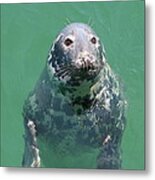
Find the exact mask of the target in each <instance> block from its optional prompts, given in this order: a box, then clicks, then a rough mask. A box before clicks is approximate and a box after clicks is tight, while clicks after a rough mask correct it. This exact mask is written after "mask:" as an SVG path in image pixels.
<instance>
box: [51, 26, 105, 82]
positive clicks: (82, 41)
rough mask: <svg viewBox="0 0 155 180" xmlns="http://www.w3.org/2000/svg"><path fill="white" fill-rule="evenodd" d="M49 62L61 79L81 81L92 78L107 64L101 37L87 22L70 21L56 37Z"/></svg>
mask: <svg viewBox="0 0 155 180" xmlns="http://www.w3.org/2000/svg"><path fill="white" fill-rule="evenodd" d="M48 63H49V65H50V68H51V69H52V71H54V75H55V76H56V77H58V79H59V80H60V81H64V82H82V81H83V80H89V79H93V78H95V77H96V76H97V74H99V72H100V70H101V69H102V67H103V65H104V55H103V51H102V47H101V43H100V41H99V38H98V37H97V35H96V34H95V32H94V31H93V30H92V29H91V28H90V27H89V26H88V25H86V24H82V23H73V24H70V25H68V26H67V27H65V28H64V29H63V30H62V31H61V32H60V34H59V35H58V37H57V39H56V40H55V42H54V44H53V46H52V49H51V52H50V55H49V58H48Z"/></svg>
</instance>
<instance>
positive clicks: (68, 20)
mask: <svg viewBox="0 0 155 180" xmlns="http://www.w3.org/2000/svg"><path fill="white" fill-rule="evenodd" d="M66 21H67V22H66V24H67V25H68V24H70V23H71V20H70V19H69V18H68V17H67V18H66Z"/></svg>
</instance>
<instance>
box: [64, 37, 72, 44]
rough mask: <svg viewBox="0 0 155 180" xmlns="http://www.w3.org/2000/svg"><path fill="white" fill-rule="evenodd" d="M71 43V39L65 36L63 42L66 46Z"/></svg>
mask: <svg viewBox="0 0 155 180" xmlns="http://www.w3.org/2000/svg"><path fill="white" fill-rule="evenodd" d="M72 43H73V41H72V40H71V39H70V38H67V39H66V40H65V42H64V44H65V45H66V46H70V45H71V44H72Z"/></svg>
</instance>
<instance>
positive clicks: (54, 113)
mask: <svg viewBox="0 0 155 180" xmlns="http://www.w3.org/2000/svg"><path fill="white" fill-rule="evenodd" d="M125 104H126V101H125V99H124V97H123V94H122V89H121V86H120V83H119V81H118V79H117V77H116V75H115V74H114V73H113V71H112V70H111V68H110V66H109V65H108V63H107V62H106V58H105V51H104V48H103V46H102V45H101V43H100V40H99V38H98V37H97V35H96V34H95V32H94V31H93V30H92V29H91V28H90V27H89V26H87V25H85V24H81V23H73V24H70V25H68V26H67V27H66V28H64V29H63V30H62V31H61V32H60V34H59V35H58V37H57V38H56V40H55V42H54V43H53V45H52V47H51V49H50V51H49V56H48V61H47V65H46V67H45V69H44V71H43V73H42V75H41V77H40V79H39V81H38V83H37V84H36V86H35V88H34V90H33V91H32V92H31V93H30V95H29V96H28V98H27V100H26V101H25V105H24V111H23V116H24V124H25V130H26V131H25V153H24V157H23V166H26V167H39V166H40V155H39V147H38V144H37V139H38V138H40V137H44V138H45V139H46V140H47V142H48V143H50V144H52V145H53V146H52V147H53V149H55V151H56V152H59V153H60V154H61V153H63V155H64V154H65V153H67V154H68V153H71V154H74V150H73V149H74V148H73V146H74V147H75V146H76V147H77V146H80V147H81V146H88V147H90V148H95V149H96V148H98V149H99V150H100V153H99V155H98V156H97V157H96V159H97V162H96V167H97V168H103V169H107V168H110V169H119V168H121V149H120V146H121V140H122V135H123V132H124V129H125ZM30 124H31V125H33V131H32V126H31V127H30ZM32 132H33V133H32ZM66 143H67V144H69V145H66ZM51 158H52V157H51Z"/></svg>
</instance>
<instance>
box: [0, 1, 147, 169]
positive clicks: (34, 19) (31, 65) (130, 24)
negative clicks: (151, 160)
mask: <svg viewBox="0 0 155 180" xmlns="http://www.w3.org/2000/svg"><path fill="white" fill-rule="evenodd" d="M68 21H70V22H77V21H78V22H84V23H87V22H90V24H91V25H92V27H93V29H94V30H95V31H96V33H97V34H98V35H99V37H100V38H101V40H102V42H103V43H104V45H105V49H106V54H107V58H108V62H109V64H110V65H111V66H112V68H113V70H114V71H115V72H116V73H117V74H118V75H119V76H120V77H121V79H122V82H123V84H124V91H125V95H126V98H127V101H128V109H127V127H126V131H125V133H124V137H123V142H122V150H123V155H122V156H123V169H144V2H143V1H131V2H130V1H127V2H97V3H95V2H89V3H88V2H85V3H59V4H57V3H46V4H44V3H42V4H3V5H1V165H2V166H21V161H22V154H23V150H24V140H23V138H22V135H23V133H24V129H23V118H22V106H23V103H24V100H25V99H26V97H27V95H28V93H29V91H30V90H32V89H33V86H34V84H35V82H36V81H37V79H38V77H39V75H40V73H41V72H42V70H43V67H44V64H45V61H46V57H47V52H48V50H49V48H50V45H51V43H52V41H53V40H54V38H55V36H56V35H57V34H58V33H59V31H60V30H61V29H62V28H63V27H64V26H65V25H66V24H67V23H68ZM88 158H89V156H88ZM79 163H80V162H79Z"/></svg>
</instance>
